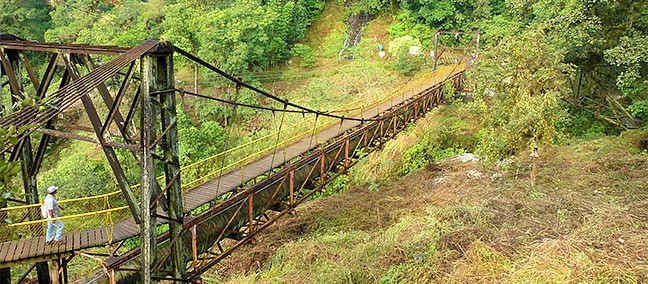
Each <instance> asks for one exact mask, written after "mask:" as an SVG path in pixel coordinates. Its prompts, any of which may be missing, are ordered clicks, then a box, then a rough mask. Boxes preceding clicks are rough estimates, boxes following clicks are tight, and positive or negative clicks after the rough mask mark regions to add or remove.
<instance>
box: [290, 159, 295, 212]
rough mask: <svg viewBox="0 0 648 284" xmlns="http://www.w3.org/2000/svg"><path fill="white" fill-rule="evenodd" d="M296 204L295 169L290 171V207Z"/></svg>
mask: <svg viewBox="0 0 648 284" xmlns="http://www.w3.org/2000/svg"><path fill="white" fill-rule="evenodd" d="M294 204H295V170H294V169H293V170H291V171H290V209H291V210H292V208H293V206H294Z"/></svg>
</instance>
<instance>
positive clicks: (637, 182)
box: [204, 131, 648, 283]
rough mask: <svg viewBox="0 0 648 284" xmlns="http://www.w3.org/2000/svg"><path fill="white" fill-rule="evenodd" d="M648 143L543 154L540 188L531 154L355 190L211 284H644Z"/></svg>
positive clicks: (448, 163) (283, 225)
mask: <svg viewBox="0 0 648 284" xmlns="http://www.w3.org/2000/svg"><path fill="white" fill-rule="evenodd" d="M407 136H408V134H407V133H406V134H405V135H402V136H401V137H399V138H398V139H396V141H394V142H389V143H402V141H403V140H407V139H411V137H407ZM647 139H648V135H647V133H645V132H638V131H634V132H625V133H623V134H622V135H621V136H619V137H604V138H601V139H598V140H593V141H585V142H574V143H573V145H565V146H552V147H549V148H545V149H542V152H541V154H542V158H541V162H540V170H539V178H538V184H537V186H536V187H531V185H530V182H529V174H530V171H531V161H530V158H529V153H528V152H527V153H522V154H520V155H519V156H516V157H513V158H512V159H510V160H506V161H504V162H498V163H488V162H483V161H477V162H475V161H473V162H462V161H457V160H456V159H455V160H452V159H446V160H443V161H441V162H438V163H434V164H429V165H427V166H426V167H424V168H423V169H420V170H419V171H417V172H415V173H414V174H412V175H410V176H407V177H404V178H398V179H394V180H393V181H391V182H386V183H385V184H383V185H382V186H379V187H378V188H377V189H375V190H373V191H372V190H369V189H368V188H367V187H352V188H350V189H349V190H348V192H346V193H342V194H337V195H333V196H329V197H326V198H320V199H317V200H315V201H312V202H309V203H307V204H305V205H304V206H302V207H300V208H298V210H297V212H296V216H295V217H292V218H285V219H283V220H281V221H280V222H279V224H277V225H276V226H273V227H271V229H270V230H269V231H267V232H264V233H262V234H261V235H260V236H259V239H258V241H259V244H257V245H256V246H248V247H247V248H245V249H243V250H241V251H239V252H236V253H235V254H234V255H233V256H231V257H230V258H228V259H226V260H225V261H224V262H223V263H221V264H220V265H219V266H217V267H215V268H214V269H212V270H211V271H210V272H208V273H207V274H205V277H204V279H205V280H206V282H207V283H220V282H227V283H494V282H497V283H644V282H645V281H647V280H648V230H647V229H648V198H647V197H648V188H647V185H648V152H647V151H646V149H645V148H646V141H647ZM399 141H400V142H399ZM389 143H388V144H387V145H386V148H388V147H389ZM379 155H380V153H375V155H374V156H376V157H374V156H372V155H370V156H369V157H368V158H367V159H368V162H371V160H372V159H375V158H377V157H379ZM359 166H360V167H362V165H359Z"/></svg>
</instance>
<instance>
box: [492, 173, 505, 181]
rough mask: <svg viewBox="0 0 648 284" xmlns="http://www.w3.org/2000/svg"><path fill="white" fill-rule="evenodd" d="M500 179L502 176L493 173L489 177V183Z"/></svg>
mask: <svg viewBox="0 0 648 284" xmlns="http://www.w3.org/2000/svg"><path fill="white" fill-rule="evenodd" d="M501 178H502V174H501V173H494V174H493V175H492V176H491V181H496V180H499V179H501Z"/></svg>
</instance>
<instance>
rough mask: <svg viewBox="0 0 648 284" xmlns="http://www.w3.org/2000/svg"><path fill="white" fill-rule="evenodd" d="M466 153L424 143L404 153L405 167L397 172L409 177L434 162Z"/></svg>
mask: <svg viewBox="0 0 648 284" xmlns="http://www.w3.org/2000/svg"><path fill="white" fill-rule="evenodd" d="M463 153H466V150H464V149H462V148H441V147H439V146H436V145H430V144H429V143H428V141H422V142H420V143H417V144H416V145H414V147H411V148H409V149H407V150H405V152H404V153H403V165H402V166H401V168H399V169H398V170H397V172H396V173H397V174H398V175H408V174H411V173H414V172H416V171H417V170H418V169H420V168H422V167H424V166H425V165H427V164H429V163H432V162H434V161H440V160H443V159H446V158H450V157H454V156H457V155H461V154H463Z"/></svg>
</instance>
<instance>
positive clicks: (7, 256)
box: [3, 241, 17, 261]
mask: <svg viewBox="0 0 648 284" xmlns="http://www.w3.org/2000/svg"><path fill="white" fill-rule="evenodd" d="M16 243H17V242H15V241H14V242H10V243H9V247H8V248H7V252H6V253H5V257H4V260H3V261H11V260H12V259H13V256H14V253H15V252H16Z"/></svg>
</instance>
